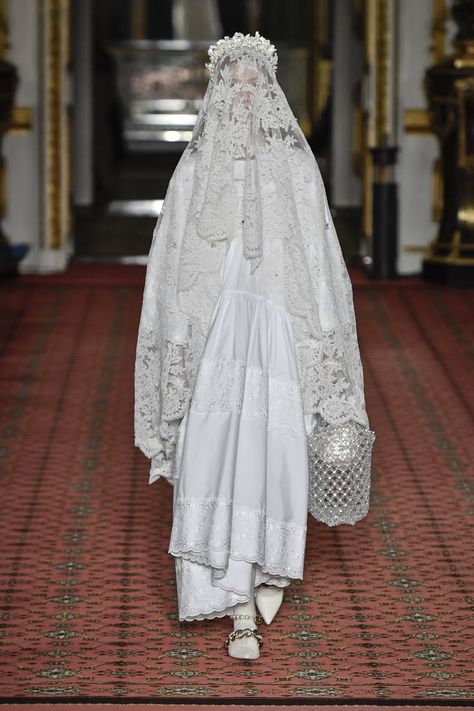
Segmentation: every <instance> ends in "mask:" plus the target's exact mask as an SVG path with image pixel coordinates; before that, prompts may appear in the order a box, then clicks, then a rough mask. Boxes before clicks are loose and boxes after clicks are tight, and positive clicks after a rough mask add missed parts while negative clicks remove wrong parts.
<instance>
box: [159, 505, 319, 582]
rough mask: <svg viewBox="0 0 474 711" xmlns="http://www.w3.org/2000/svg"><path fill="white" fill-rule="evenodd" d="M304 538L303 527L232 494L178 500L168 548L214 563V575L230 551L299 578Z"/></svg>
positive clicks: (220, 572) (266, 569)
mask: <svg viewBox="0 0 474 711" xmlns="http://www.w3.org/2000/svg"><path fill="white" fill-rule="evenodd" d="M229 541H230V545H229ZM305 543H306V527H303V526H300V525H295V524H292V523H284V522H282V521H275V520H272V519H269V518H267V517H266V516H265V513H264V512H263V511H259V510H255V509H251V508H248V507H242V506H236V505H234V504H233V502H232V500H231V499H219V498H206V499H179V500H178V501H176V503H175V507H174V513H173V527H172V531H171V539H170V544H169V551H168V552H169V553H171V554H172V555H178V556H183V557H185V558H188V559H189V560H192V561H194V562H197V563H203V564H205V565H210V566H212V567H214V568H216V569H217V572H216V575H217V577H219V576H222V575H223V574H224V572H225V568H226V567H227V560H228V557H229V555H230V556H232V558H234V559H237V560H246V561H248V562H256V563H258V564H259V565H260V566H261V567H262V570H263V571H264V572H268V573H271V574H273V575H281V576H284V577H291V578H302V577H303V568H304V551H305Z"/></svg>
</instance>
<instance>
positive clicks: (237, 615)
mask: <svg viewBox="0 0 474 711" xmlns="http://www.w3.org/2000/svg"><path fill="white" fill-rule="evenodd" d="M229 617H230V618H231V619H233V620H234V629H233V631H232V632H231V633H230V634H229V636H228V637H227V639H226V641H225V646H226V647H227V652H228V654H229V656H230V657H235V658H236V659H258V658H259V656H260V645H261V644H262V642H263V637H262V635H261V634H259V633H258V631H257V625H258V624H259V622H262V618H261V616H260V615H258V614H257V610H256V609H255V600H252V599H250V600H249V601H248V602H244V603H241V604H240V605H236V606H235V608H234V611H233V614H231V615H229Z"/></svg>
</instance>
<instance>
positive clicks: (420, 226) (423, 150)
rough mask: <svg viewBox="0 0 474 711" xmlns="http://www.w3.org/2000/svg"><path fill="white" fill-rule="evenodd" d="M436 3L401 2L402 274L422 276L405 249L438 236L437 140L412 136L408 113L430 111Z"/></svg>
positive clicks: (414, 255) (417, 257)
mask: <svg viewBox="0 0 474 711" xmlns="http://www.w3.org/2000/svg"><path fill="white" fill-rule="evenodd" d="M432 13H433V2H432V0H416V2H413V0H399V38H400V40H399V41H400V47H399V120H398V125H399V134H400V135H399V146H400V152H399V164H398V168H397V177H398V184H399V225H398V227H399V230H398V242H399V249H398V265H397V268H398V272H399V273H400V274H413V273H418V272H420V271H421V267H422V260H423V256H424V255H423V254H422V253H418V252H406V251H405V249H404V248H405V247H406V246H417V247H427V246H428V244H429V243H430V242H431V240H432V239H433V237H434V236H435V234H436V232H437V223H436V222H434V221H433V219H432V199H433V198H432V171H433V164H434V161H435V159H436V158H437V156H438V154H439V148H438V142H437V139H436V137H435V136H434V135H419V134H408V133H405V130H404V113H405V110H406V109H427V108H428V103H427V100H426V97H425V93H424V90H423V78H424V75H425V72H426V69H427V68H428V67H429V66H431V64H432V57H431V42H432V20H433V17H432Z"/></svg>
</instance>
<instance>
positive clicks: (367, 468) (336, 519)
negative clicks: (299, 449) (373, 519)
mask: <svg viewBox="0 0 474 711" xmlns="http://www.w3.org/2000/svg"><path fill="white" fill-rule="evenodd" d="M316 417H317V422H316V425H315V426H314V428H313V429H312V431H311V432H310V433H309V434H308V459H309V500H308V510H309V512H310V513H311V514H312V516H314V518H315V519H316V520H317V521H321V522H322V523H326V524H327V525H328V526H339V525H340V524H342V523H350V524H354V523H356V522H357V521H359V520H360V519H361V518H363V517H364V516H366V514H367V513H368V511H369V495H370V482H371V463H372V447H373V443H374V440H375V432H373V431H372V430H370V429H369V428H368V427H364V426H363V425H361V424H360V423H358V422H354V421H352V420H351V421H349V422H346V423H345V424H343V425H331V424H329V423H328V422H326V421H325V420H324V419H323V418H322V417H321V416H320V415H317V416H316Z"/></svg>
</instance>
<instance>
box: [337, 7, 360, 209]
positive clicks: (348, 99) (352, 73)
mask: <svg viewBox="0 0 474 711" xmlns="http://www.w3.org/2000/svg"><path fill="white" fill-rule="evenodd" d="M334 5H335V7H334V45H333V46H334V70H333V77H332V86H333V89H332V116H331V126H332V130H331V134H332V137H331V142H332V145H331V168H332V169H331V197H332V202H333V204H334V205H336V206H341V207H349V206H355V205H360V202H361V181H360V178H359V176H358V175H356V174H355V173H354V169H353V166H352V151H353V135H352V134H353V116H354V104H353V91H354V85H355V83H356V82H357V81H358V80H359V79H360V75H361V61H362V46H361V43H360V42H359V40H358V39H357V37H355V35H354V32H353V29H352V3H350V2H348V0H335V2H334Z"/></svg>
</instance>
